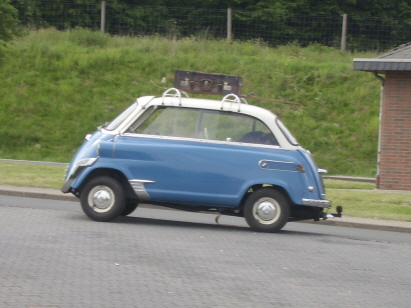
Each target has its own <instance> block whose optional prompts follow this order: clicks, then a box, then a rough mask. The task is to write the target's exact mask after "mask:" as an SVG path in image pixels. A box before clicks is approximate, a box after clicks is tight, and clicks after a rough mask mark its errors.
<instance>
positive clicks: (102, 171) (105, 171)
mask: <svg viewBox="0 0 411 308" xmlns="http://www.w3.org/2000/svg"><path fill="white" fill-rule="evenodd" d="M100 176H108V177H111V178H114V179H116V180H117V181H118V182H119V183H120V184H121V185H122V186H123V188H124V191H125V193H126V197H127V198H128V199H136V200H137V199H138V197H137V195H136V194H135V192H134V190H133V188H132V187H131V185H130V183H129V181H128V179H127V177H126V176H125V175H124V174H123V173H122V172H121V171H119V170H117V169H112V168H97V169H94V170H93V171H91V172H90V173H89V174H88V175H87V176H86V178H85V179H83V181H82V183H81V185H80V186H79V187H78V188H77V189H76V191H77V192H78V194H80V193H81V191H82V190H83V188H84V186H85V185H86V184H87V183H88V182H89V181H91V180H92V179H94V178H97V177H100Z"/></svg>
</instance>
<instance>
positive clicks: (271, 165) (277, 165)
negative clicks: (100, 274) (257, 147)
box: [258, 159, 300, 172]
mask: <svg viewBox="0 0 411 308" xmlns="http://www.w3.org/2000/svg"><path fill="white" fill-rule="evenodd" d="M258 165H259V166H260V168H261V169H263V170H277V171H287V172H300V171H299V170H298V166H297V165H298V164H296V163H294V162H287V161H276V160H266V159H264V160H260V161H259V162H258Z"/></svg>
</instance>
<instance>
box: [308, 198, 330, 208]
mask: <svg viewBox="0 0 411 308" xmlns="http://www.w3.org/2000/svg"><path fill="white" fill-rule="evenodd" d="M303 205H307V206H317V207H323V208H330V207H331V201H330V200H315V199H305V198H303Z"/></svg>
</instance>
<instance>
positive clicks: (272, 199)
mask: <svg viewBox="0 0 411 308" xmlns="http://www.w3.org/2000/svg"><path fill="white" fill-rule="evenodd" d="M289 215H290V207H289V204H288V201H287V199H286V197H285V196H284V195H283V194H282V193H281V192H279V191H277V190H275V189H272V188H263V189H260V190H257V191H255V192H253V193H251V194H250V195H249V196H248V198H247V199H246V201H245V203H244V218H245V220H246V221H247V223H248V225H249V226H250V227H251V228H252V229H253V230H255V231H259V232H278V231H280V230H281V229H282V228H283V227H284V225H285V224H286V223H287V221H288V217H289Z"/></svg>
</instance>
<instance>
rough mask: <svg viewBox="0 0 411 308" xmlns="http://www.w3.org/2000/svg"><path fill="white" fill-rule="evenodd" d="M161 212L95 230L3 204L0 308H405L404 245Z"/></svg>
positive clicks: (409, 248)
mask: <svg viewBox="0 0 411 308" xmlns="http://www.w3.org/2000/svg"><path fill="white" fill-rule="evenodd" d="M27 200H30V199H27ZM55 202H57V201H55ZM157 211H159V212H161V214H160V215H163V216H164V215H166V217H167V212H168V211H166V210H157ZM156 213H157V212H156V210H152V209H138V210H137V212H136V215H138V217H125V218H121V219H119V220H117V221H116V222H115V223H97V222H94V221H91V220H89V219H88V218H86V217H85V215H84V214H83V213H81V212H79V211H77V210H76V211H62V210H60V211H57V210H51V209H40V208H27V207H19V206H11V205H7V204H4V203H3V204H2V205H0V237H1V238H0V307H2V308H3V307H4V308H6V307H7V308H11V307H19V308H21V307H27V308H40V307H41V308H45V307H47V308H55V307H67V308H69V307H70V308H72V307H344V308H346V307H361V308H363V307H384V308H385V307H396V308H402V307H404V308H406V307H409V306H410V302H411V292H410V289H411V270H410V265H409V256H410V255H411V245H410V244H409V243H401V242H386V241H379V240H378V238H377V239H375V240H361V239H359V238H349V237H344V236H335V235H327V234H318V233H310V232H302V231H295V229H293V227H292V225H291V224H290V225H291V227H287V228H286V230H285V231H283V232H281V233H279V234H264V233H255V232H252V231H250V229H249V228H248V227H246V226H245V224H244V225H243V224H242V223H239V224H235V225H233V226H219V225H216V224H211V223H207V222H206V221H205V220H204V219H205V218H204V217H205V216H204V215H206V214H195V215H196V216H193V217H196V218H194V219H193V218H190V220H189V221H183V220H182V221H179V220H176V219H174V218H173V219H164V218H163V216H161V217H160V218H159V217H158V216H156V215H157V214H156ZM241 221H242V220H241ZM299 225H301V224H299ZM328 228H335V227H328ZM357 230H358V232H359V233H360V232H365V230H360V229H357ZM367 231H369V230H367ZM375 232H381V231H375ZM395 234H397V233H395Z"/></svg>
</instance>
